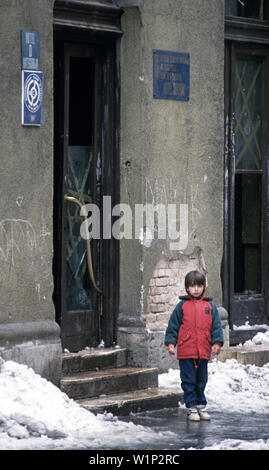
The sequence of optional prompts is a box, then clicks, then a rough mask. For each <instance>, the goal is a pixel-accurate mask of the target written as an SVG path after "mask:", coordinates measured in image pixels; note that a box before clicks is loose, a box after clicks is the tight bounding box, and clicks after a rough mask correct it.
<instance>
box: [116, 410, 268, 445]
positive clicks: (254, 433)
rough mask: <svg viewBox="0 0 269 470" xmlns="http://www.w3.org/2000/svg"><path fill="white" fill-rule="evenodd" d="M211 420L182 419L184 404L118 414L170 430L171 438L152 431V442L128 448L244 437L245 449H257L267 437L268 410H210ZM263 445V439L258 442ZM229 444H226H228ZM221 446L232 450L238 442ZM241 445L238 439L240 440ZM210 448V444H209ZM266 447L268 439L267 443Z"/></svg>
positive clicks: (124, 419) (197, 443) (152, 426)
mask: <svg viewBox="0 0 269 470" xmlns="http://www.w3.org/2000/svg"><path fill="white" fill-rule="evenodd" d="M210 415H211V421H209V422H208V421H200V422H198V423H197V422H189V421H187V419H186V409H185V408H166V409H163V410H155V411H147V412H143V413H137V414H130V415H129V416H128V417H127V416H126V417H124V418H120V420H122V421H131V422H133V423H135V424H141V425H143V426H146V427H149V428H151V429H152V430H154V431H156V432H158V431H160V432H162V433H163V432H165V431H167V433H169V432H171V433H173V434H171V439H169V440H166V442H162V440H161V439H160V438H158V436H157V435H156V438H155V439H154V442H152V443H150V444H147V445H146V446H145V447H142V446H141V444H140V445H139V447H136V446H135V445H134V447H132V449H142V450H146V449H147V450H157V449H158V450H179V449H204V448H208V447H211V448H212V447H213V446H215V445H217V446H218V447H217V448H219V444H220V443H222V442H223V441H224V440H227V439H231V440H236V441H238V440H240V441H244V442H243V446H244V448H245V449H248V448H249V450H259V448H260V443H259V442H254V443H253V441H258V440H259V439H262V440H264V441H265V443H266V441H267V440H269V414H262V413H253V412H251V413H246V414H242V413H234V412H233V413H228V412H226V413H225V412H223V411H211V412H210ZM262 444H263V445H264V442H263V443H262ZM229 445H230V447H229ZM225 446H226V449H225V450H229V449H231V450H233V449H234V450H236V449H237V448H238V447H237V446H238V443H234V442H230V444H228V448H227V444H226V445H225ZM241 446H242V443H241ZM213 448H214V447H213ZM268 449H269V443H268Z"/></svg>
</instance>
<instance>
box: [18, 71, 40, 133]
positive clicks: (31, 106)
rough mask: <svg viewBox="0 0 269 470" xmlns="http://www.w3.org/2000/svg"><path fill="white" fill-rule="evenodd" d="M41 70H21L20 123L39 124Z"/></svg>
mask: <svg viewBox="0 0 269 470" xmlns="http://www.w3.org/2000/svg"><path fill="white" fill-rule="evenodd" d="M42 96H43V72H36V71H33V70H23V71H22V125H23V126H40V125H41V118H42Z"/></svg>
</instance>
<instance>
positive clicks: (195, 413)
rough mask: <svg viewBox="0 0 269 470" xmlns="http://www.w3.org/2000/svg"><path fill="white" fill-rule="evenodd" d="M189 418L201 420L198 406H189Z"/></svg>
mask: <svg viewBox="0 0 269 470" xmlns="http://www.w3.org/2000/svg"><path fill="white" fill-rule="evenodd" d="M187 418H188V420H189V421H200V415H199V413H198V410H197V408H196V406H192V407H191V408H188V411H187Z"/></svg>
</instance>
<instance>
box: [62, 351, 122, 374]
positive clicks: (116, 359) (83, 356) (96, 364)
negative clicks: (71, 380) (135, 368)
mask: <svg viewBox="0 0 269 470" xmlns="http://www.w3.org/2000/svg"><path fill="white" fill-rule="evenodd" d="M127 359H128V351H127V349H125V348H104V349H98V348H93V349H90V350H85V349H84V350H82V351H79V352H78V353H63V355H62V373H63V375H69V374H74V373H78V372H83V371H90V370H92V371H93V370H97V369H108V368H111V369H112V368H116V367H126V365H127Z"/></svg>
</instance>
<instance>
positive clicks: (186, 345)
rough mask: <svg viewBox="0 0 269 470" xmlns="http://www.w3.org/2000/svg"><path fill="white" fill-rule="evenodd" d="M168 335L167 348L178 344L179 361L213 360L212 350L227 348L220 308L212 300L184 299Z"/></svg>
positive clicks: (173, 317) (170, 324)
mask: <svg viewBox="0 0 269 470" xmlns="http://www.w3.org/2000/svg"><path fill="white" fill-rule="evenodd" d="M181 299H182V300H181V302H179V303H178V304H177V306H176V308H175V309H174V311H173V313H172V315H171V317H170V320H169V323H168V326H167V330H166V334H165V340H164V342H165V344H166V345H167V344H169V343H172V344H174V345H176V344H177V358H178V359H189V358H194V359H198V358H200V359H207V360H209V359H210V355H211V346H212V345H213V344H214V343H219V344H220V345H223V342H224V340H223V332H222V326H221V320H220V316H219V312H218V310H217V307H216V305H215V304H214V303H213V302H212V300H211V299H209V298H208V297H202V298H200V299H195V298H192V297H190V296H186V297H181Z"/></svg>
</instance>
